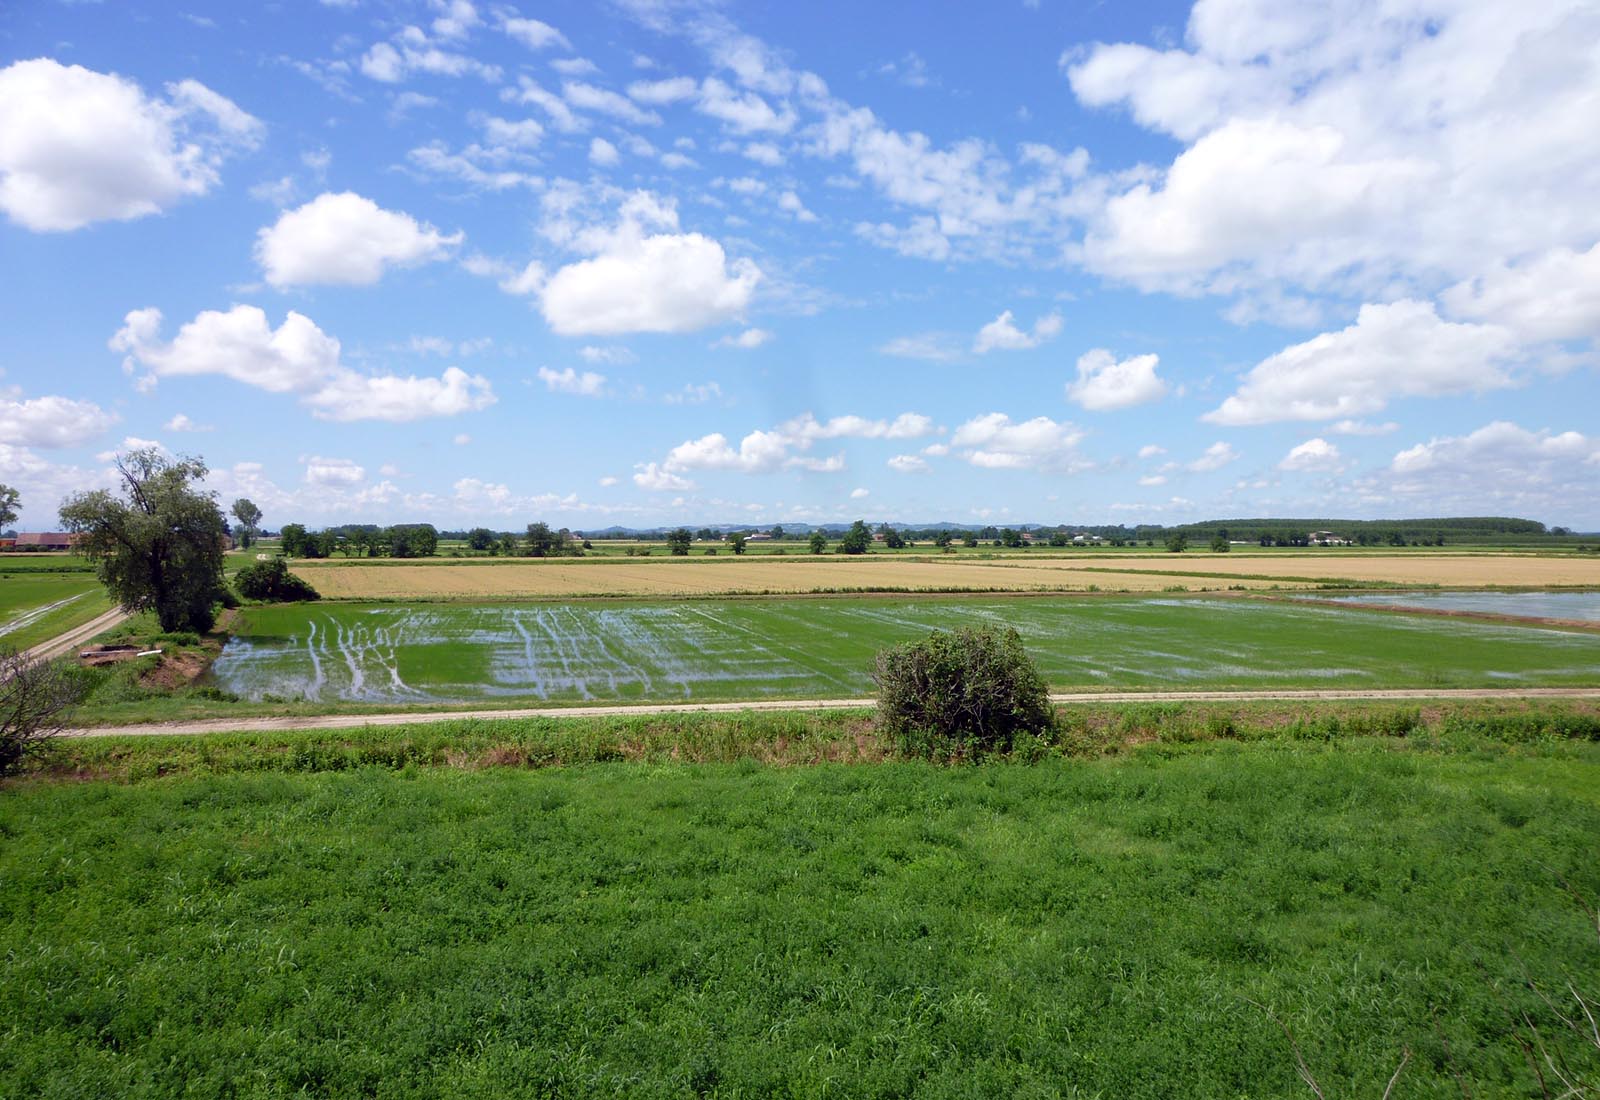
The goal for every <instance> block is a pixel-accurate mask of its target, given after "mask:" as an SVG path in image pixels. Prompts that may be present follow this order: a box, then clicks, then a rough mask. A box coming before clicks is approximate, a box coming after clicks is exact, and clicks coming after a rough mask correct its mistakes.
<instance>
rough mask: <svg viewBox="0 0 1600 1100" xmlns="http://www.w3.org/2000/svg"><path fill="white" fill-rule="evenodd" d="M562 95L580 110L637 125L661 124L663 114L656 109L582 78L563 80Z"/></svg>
mask: <svg viewBox="0 0 1600 1100" xmlns="http://www.w3.org/2000/svg"><path fill="white" fill-rule="evenodd" d="M561 97H562V98H563V99H565V100H566V101H567V102H568V103H569V104H571V105H572V106H574V107H576V108H578V110H580V111H598V112H599V113H601V114H606V115H610V116H612V117H613V118H620V119H621V120H622V121H624V122H628V123H632V124H633V125H635V126H660V125H661V116H660V115H658V114H656V113H655V112H654V111H646V110H643V109H641V108H640V107H639V105H638V104H636V103H634V102H633V100H631V99H629V98H628V97H627V96H625V95H622V94H621V93H619V92H613V91H611V90H610V89H608V88H600V87H597V86H595V85H593V84H586V83H584V82H583V81H581V80H567V81H563V82H562V84H561Z"/></svg>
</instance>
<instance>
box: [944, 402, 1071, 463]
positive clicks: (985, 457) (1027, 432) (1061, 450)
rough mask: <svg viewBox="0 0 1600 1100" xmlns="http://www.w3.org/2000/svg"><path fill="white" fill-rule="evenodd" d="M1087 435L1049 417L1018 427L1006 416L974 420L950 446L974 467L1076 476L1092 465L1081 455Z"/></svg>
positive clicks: (962, 426)
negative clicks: (1058, 471)
mask: <svg viewBox="0 0 1600 1100" xmlns="http://www.w3.org/2000/svg"><path fill="white" fill-rule="evenodd" d="M1082 439H1083V433H1082V432H1081V431H1079V430H1078V428H1077V427H1076V426H1075V425H1073V424H1069V423H1066V422H1064V421H1063V422H1057V421H1054V420H1051V419H1050V418H1049V417H1047V416H1036V417H1034V418H1033V419H1032V420H1026V421H1022V422H1020V423H1014V422H1013V421H1012V420H1011V418H1010V417H1009V416H1007V415H1005V414H1004V413H997V412H996V413H986V414H984V415H982V416H976V417H973V418H972V419H971V420H969V421H967V422H966V423H965V424H962V425H961V426H960V427H958V428H957V429H956V430H955V433H954V434H953V435H952V436H951V438H950V445H951V446H952V447H953V448H955V449H957V450H958V451H960V452H961V454H962V457H963V458H965V459H966V460H967V461H968V462H970V463H972V465H974V466H981V467H986V468H988V469H997V470H1005V469H1020V470H1027V469H1038V470H1063V471H1065V472H1069V473H1070V472H1073V471H1076V470H1081V469H1085V468H1087V466H1088V462H1087V461H1085V460H1084V459H1083V458H1082V457H1081V456H1080V455H1078V453H1077V446H1078V443H1079V442H1080V441H1081V440H1082Z"/></svg>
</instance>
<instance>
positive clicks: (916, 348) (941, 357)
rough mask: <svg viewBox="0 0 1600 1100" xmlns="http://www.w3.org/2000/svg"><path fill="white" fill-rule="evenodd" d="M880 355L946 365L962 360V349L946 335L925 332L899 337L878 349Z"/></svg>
mask: <svg viewBox="0 0 1600 1100" xmlns="http://www.w3.org/2000/svg"><path fill="white" fill-rule="evenodd" d="M878 354H880V355H893V356H895V357H896V358H898V359H926V360H927V361H929V362H931V363H946V362H949V361H950V360H952V359H959V358H961V349H960V348H958V347H956V346H955V342H954V341H953V340H951V338H950V337H949V336H947V335H945V334H944V333H938V332H925V333H922V334H921V335H918V336H897V337H896V338H895V339H893V340H890V341H889V342H888V343H887V344H884V345H882V346H881V347H879V348H878Z"/></svg>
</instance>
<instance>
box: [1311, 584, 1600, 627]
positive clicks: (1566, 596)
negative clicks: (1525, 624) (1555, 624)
mask: <svg viewBox="0 0 1600 1100" xmlns="http://www.w3.org/2000/svg"><path fill="white" fill-rule="evenodd" d="M1330 598H1331V599H1334V600H1337V601H1338V602H1340V603H1350V604H1385V605H1388V606H1390V607H1415V608H1418V609H1420V610H1425V611H1476V612H1481V613H1484V614H1489V615H1510V616H1514V617H1517V618H1528V619H1570V620H1573V621H1583V622H1591V623H1600V592H1384V593H1377V594H1368V595H1362V596H1334V597H1330Z"/></svg>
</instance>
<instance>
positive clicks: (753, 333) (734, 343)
mask: <svg viewBox="0 0 1600 1100" xmlns="http://www.w3.org/2000/svg"><path fill="white" fill-rule="evenodd" d="M771 339H772V333H770V332H768V331H767V330H766V329H764V328H747V329H745V330H744V331H743V332H741V333H738V334H737V335H734V336H724V337H722V339H720V340H718V341H717V342H716V343H715V344H713V345H711V346H712V347H716V348H740V349H742V350H744V351H751V350H754V349H755V348H759V347H760V346H761V345H762V344H765V343H767V342H768V341H770V340H771Z"/></svg>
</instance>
